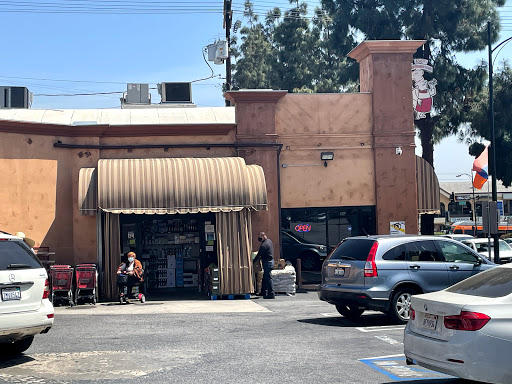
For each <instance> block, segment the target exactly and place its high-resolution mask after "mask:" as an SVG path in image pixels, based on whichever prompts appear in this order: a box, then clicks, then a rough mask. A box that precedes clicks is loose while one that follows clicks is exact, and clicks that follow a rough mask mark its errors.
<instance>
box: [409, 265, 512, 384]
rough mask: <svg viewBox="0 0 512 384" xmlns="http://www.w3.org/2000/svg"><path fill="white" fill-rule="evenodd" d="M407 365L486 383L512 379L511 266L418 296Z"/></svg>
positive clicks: (413, 313)
mask: <svg viewBox="0 0 512 384" xmlns="http://www.w3.org/2000/svg"><path fill="white" fill-rule="evenodd" d="M411 304H412V305H411V320H410V321H409V323H408V324H407V327H406V328H405V335H404V351H405V356H406V359H407V362H408V364H419V365H421V366H423V367H426V368H429V369H433V370H435V371H438V372H442V373H446V374H448V375H452V376H457V377H461V378H463V379H468V380H476V381H479V382H480V381H482V382H486V383H503V384H504V383H512V370H511V369H510V356H509V352H510V350H512V264H507V265H501V266H498V267H496V268H493V269H491V270H488V271H485V272H483V273H481V274H478V275H476V276H473V277H471V278H469V279H466V280H464V281H462V282H460V283H458V284H455V285H454V286H452V287H449V288H448V289H445V290H443V291H440V292H433V293H428V294H424V295H418V296H413V297H412V301H411Z"/></svg>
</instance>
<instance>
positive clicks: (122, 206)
mask: <svg viewBox="0 0 512 384" xmlns="http://www.w3.org/2000/svg"><path fill="white" fill-rule="evenodd" d="M96 178H97V184H96ZM94 197H96V198H97V200H95V199H94ZM78 204H79V209H80V211H81V212H82V214H84V215H87V214H91V212H96V209H98V208H99V209H101V210H103V211H105V212H111V213H137V214H143V213H145V214H177V213H181V214H184V213H206V212H230V211H240V210H242V209H244V208H247V209H253V210H266V209H267V188H266V184H265V175H264V173H263V169H262V168H261V167H260V166H258V165H249V166H248V165H246V164H245V161H244V159H242V158H240V157H219V158H161V159H102V160H100V161H99V162H98V168H97V170H96V169H94V168H84V169H81V170H80V177H79V196H78Z"/></svg>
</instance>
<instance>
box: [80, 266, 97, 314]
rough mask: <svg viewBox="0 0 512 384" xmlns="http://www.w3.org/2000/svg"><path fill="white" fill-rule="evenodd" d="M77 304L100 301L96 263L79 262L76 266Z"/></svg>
mask: <svg viewBox="0 0 512 384" xmlns="http://www.w3.org/2000/svg"><path fill="white" fill-rule="evenodd" d="M75 287H76V288H75V289H76V291H75V304H80V302H83V303H86V302H87V303H91V304H93V305H96V302H97V301H98V271H97V269H96V264H77V265H76V266H75Z"/></svg>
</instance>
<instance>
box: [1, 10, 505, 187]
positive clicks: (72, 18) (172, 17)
mask: <svg viewBox="0 0 512 384" xmlns="http://www.w3.org/2000/svg"><path fill="white" fill-rule="evenodd" d="M24 1H25V2H21V1H20V2H17V3H18V5H19V6H24V7H25V8H24V9H25V10H28V11H33V10H34V5H37V4H39V5H43V3H44V4H47V5H48V4H66V6H78V5H80V4H83V3H85V1H82V0H65V1H64V0H44V1H43V0H37V1H35V0H32V1H30V0H24ZM160 1H161V0H160ZM2 3H8V2H0V18H1V20H2V30H3V32H4V34H3V39H2V60H1V61H0V85H15V86H27V87H28V88H29V89H30V91H32V92H33V93H34V103H33V105H32V108H55V109H62V108H118V107H119V105H120V102H119V97H120V94H113V95H96V96H61V97H51V96H43V95H47V94H70V93H98V92H122V91H126V83H128V82H132V83H139V82H140V83H149V84H150V87H156V84H157V83H159V82H165V81H194V80H197V79H202V78H205V77H208V76H210V74H211V70H210V68H209V67H208V66H207V64H206V63H205V62H204V60H203V54H202V50H203V47H205V46H206V45H207V44H209V43H212V42H213V41H214V40H216V39H219V38H222V37H223V36H225V30H224V29H223V25H222V24H223V16H222V12H221V10H222V3H223V1H222V0H216V1H215V0H202V1H194V2H191V1H182V2H181V5H180V4H179V2H178V1H167V2H166V3H168V4H169V3H174V4H176V6H183V7H187V6H196V7H199V8H198V9H197V12H193V13H191V12H188V11H187V12H186V13H181V14H176V13H174V14H158V13H156V14H143V15H140V14H139V15H133V14H132V15H129V14H122V15H120V14H89V13H78V14H76V13H75V14H69V13H62V14H55V13H33V12H25V13H17V12H5V11H6V10H7V9H9V8H8V6H6V5H2ZM13 3H14V2H13ZM93 3H94V2H93ZM97 3H101V0H100V1H97ZM111 3H113V4H114V5H115V4H116V1H113V2H111ZM117 3H118V4H120V5H126V4H130V1H129V0H127V1H125V2H121V1H118V2H117ZM137 3H138V4H139V6H142V7H144V4H142V5H141V3H144V2H143V1H140V0H138V1H135V0H134V2H133V3H132V4H133V5H135V6H136V5H137ZM253 3H254V4H255V7H256V11H257V12H258V11H260V12H263V10H264V9H269V8H272V7H274V6H280V7H282V8H285V7H288V4H289V2H288V1H287V0H253ZM318 3H319V0H314V1H308V4H309V5H310V8H314V6H316V5H317V4H318ZM90 4H91V3H90ZM146 4H148V5H149V4H153V5H154V4H157V2H154V1H153V2H150V1H147V2H146ZM507 5H508V6H511V5H512V0H508V1H507ZM233 7H234V10H235V12H234V20H237V19H240V20H241V21H242V22H246V21H247V19H244V18H243V15H242V13H241V9H242V8H243V0H233ZM11 9H12V7H11ZM17 9H20V8H19V7H18V8H17ZM52 9H53V10H55V9H58V8H57V7H56V6H54V7H53V8H52ZM505 10H506V13H503V14H506V15H507V16H508V15H510V16H511V18H512V8H509V9H505ZM205 11H207V12H210V13H202V12H205ZM509 36H512V27H505V32H503V33H502V36H501V39H505V38H507V37H509ZM511 53H512V43H511V44H509V45H508V46H506V48H505V49H504V50H503V51H501V53H500V55H499V59H498V61H499V60H501V59H508V58H510V57H511ZM486 58H487V52H485V51H484V52H478V53H473V54H471V55H459V56H458V57H457V59H458V60H459V61H460V62H462V63H463V64H464V65H466V66H473V65H475V64H476V63H477V62H479V61H480V60H481V59H486ZM211 65H212V67H213V70H214V74H215V76H216V77H215V78H214V79H210V80H207V81H200V82H196V83H194V84H193V88H192V97H193V101H194V102H195V103H196V104H197V105H198V106H199V107H206V106H223V105H224V99H223V97H222V91H221V86H222V83H223V82H224V80H223V79H221V77H224V76H225V66H223V65H214V64H213V63H212V64H211ZM23 78H24V79H23ZM41 79H50V80H52V81H46V80H41ZM56 80H74V81H56ZM438 81H442V80H441V79H438ZM152 99H153V102H154V103H158V102H159V101H160V98H159V95H158V94H157V92H156V90H153V91H152ZM417 153H418V154H420V153H421V149H420V148H418V149H417ZM472 161H473V159H472V158H471V157H470V156H469V155H468V154H467V147H466V146H465V145H464V144H461V143H458V142H457V140H456V139H455V138H449V139H446V140H444V141H443V142H442V143H441V144H440V145H438V146H436V148H435V153H434V162H435V168H436V171H437V173H438V177H439V179H440V181H453V180H458V179H457V178H456V177H455V175H456V174H458V173H461V172H469V170H470V169H471V166H472Z"/></svg>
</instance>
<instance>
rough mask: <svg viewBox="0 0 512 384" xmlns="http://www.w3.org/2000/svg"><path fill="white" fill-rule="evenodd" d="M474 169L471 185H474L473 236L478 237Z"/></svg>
mask: <svg viewBox="0 0 512 384" xmlns="http://www.w3.org/2000/svg"><path fill="white" fill-rule="evenodd" d="M473 181H474V180H473V171H471V186H472V187H473V236H475V237H476V228H477V227H476V200H475V185H474V184H473Z"/></svg>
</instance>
